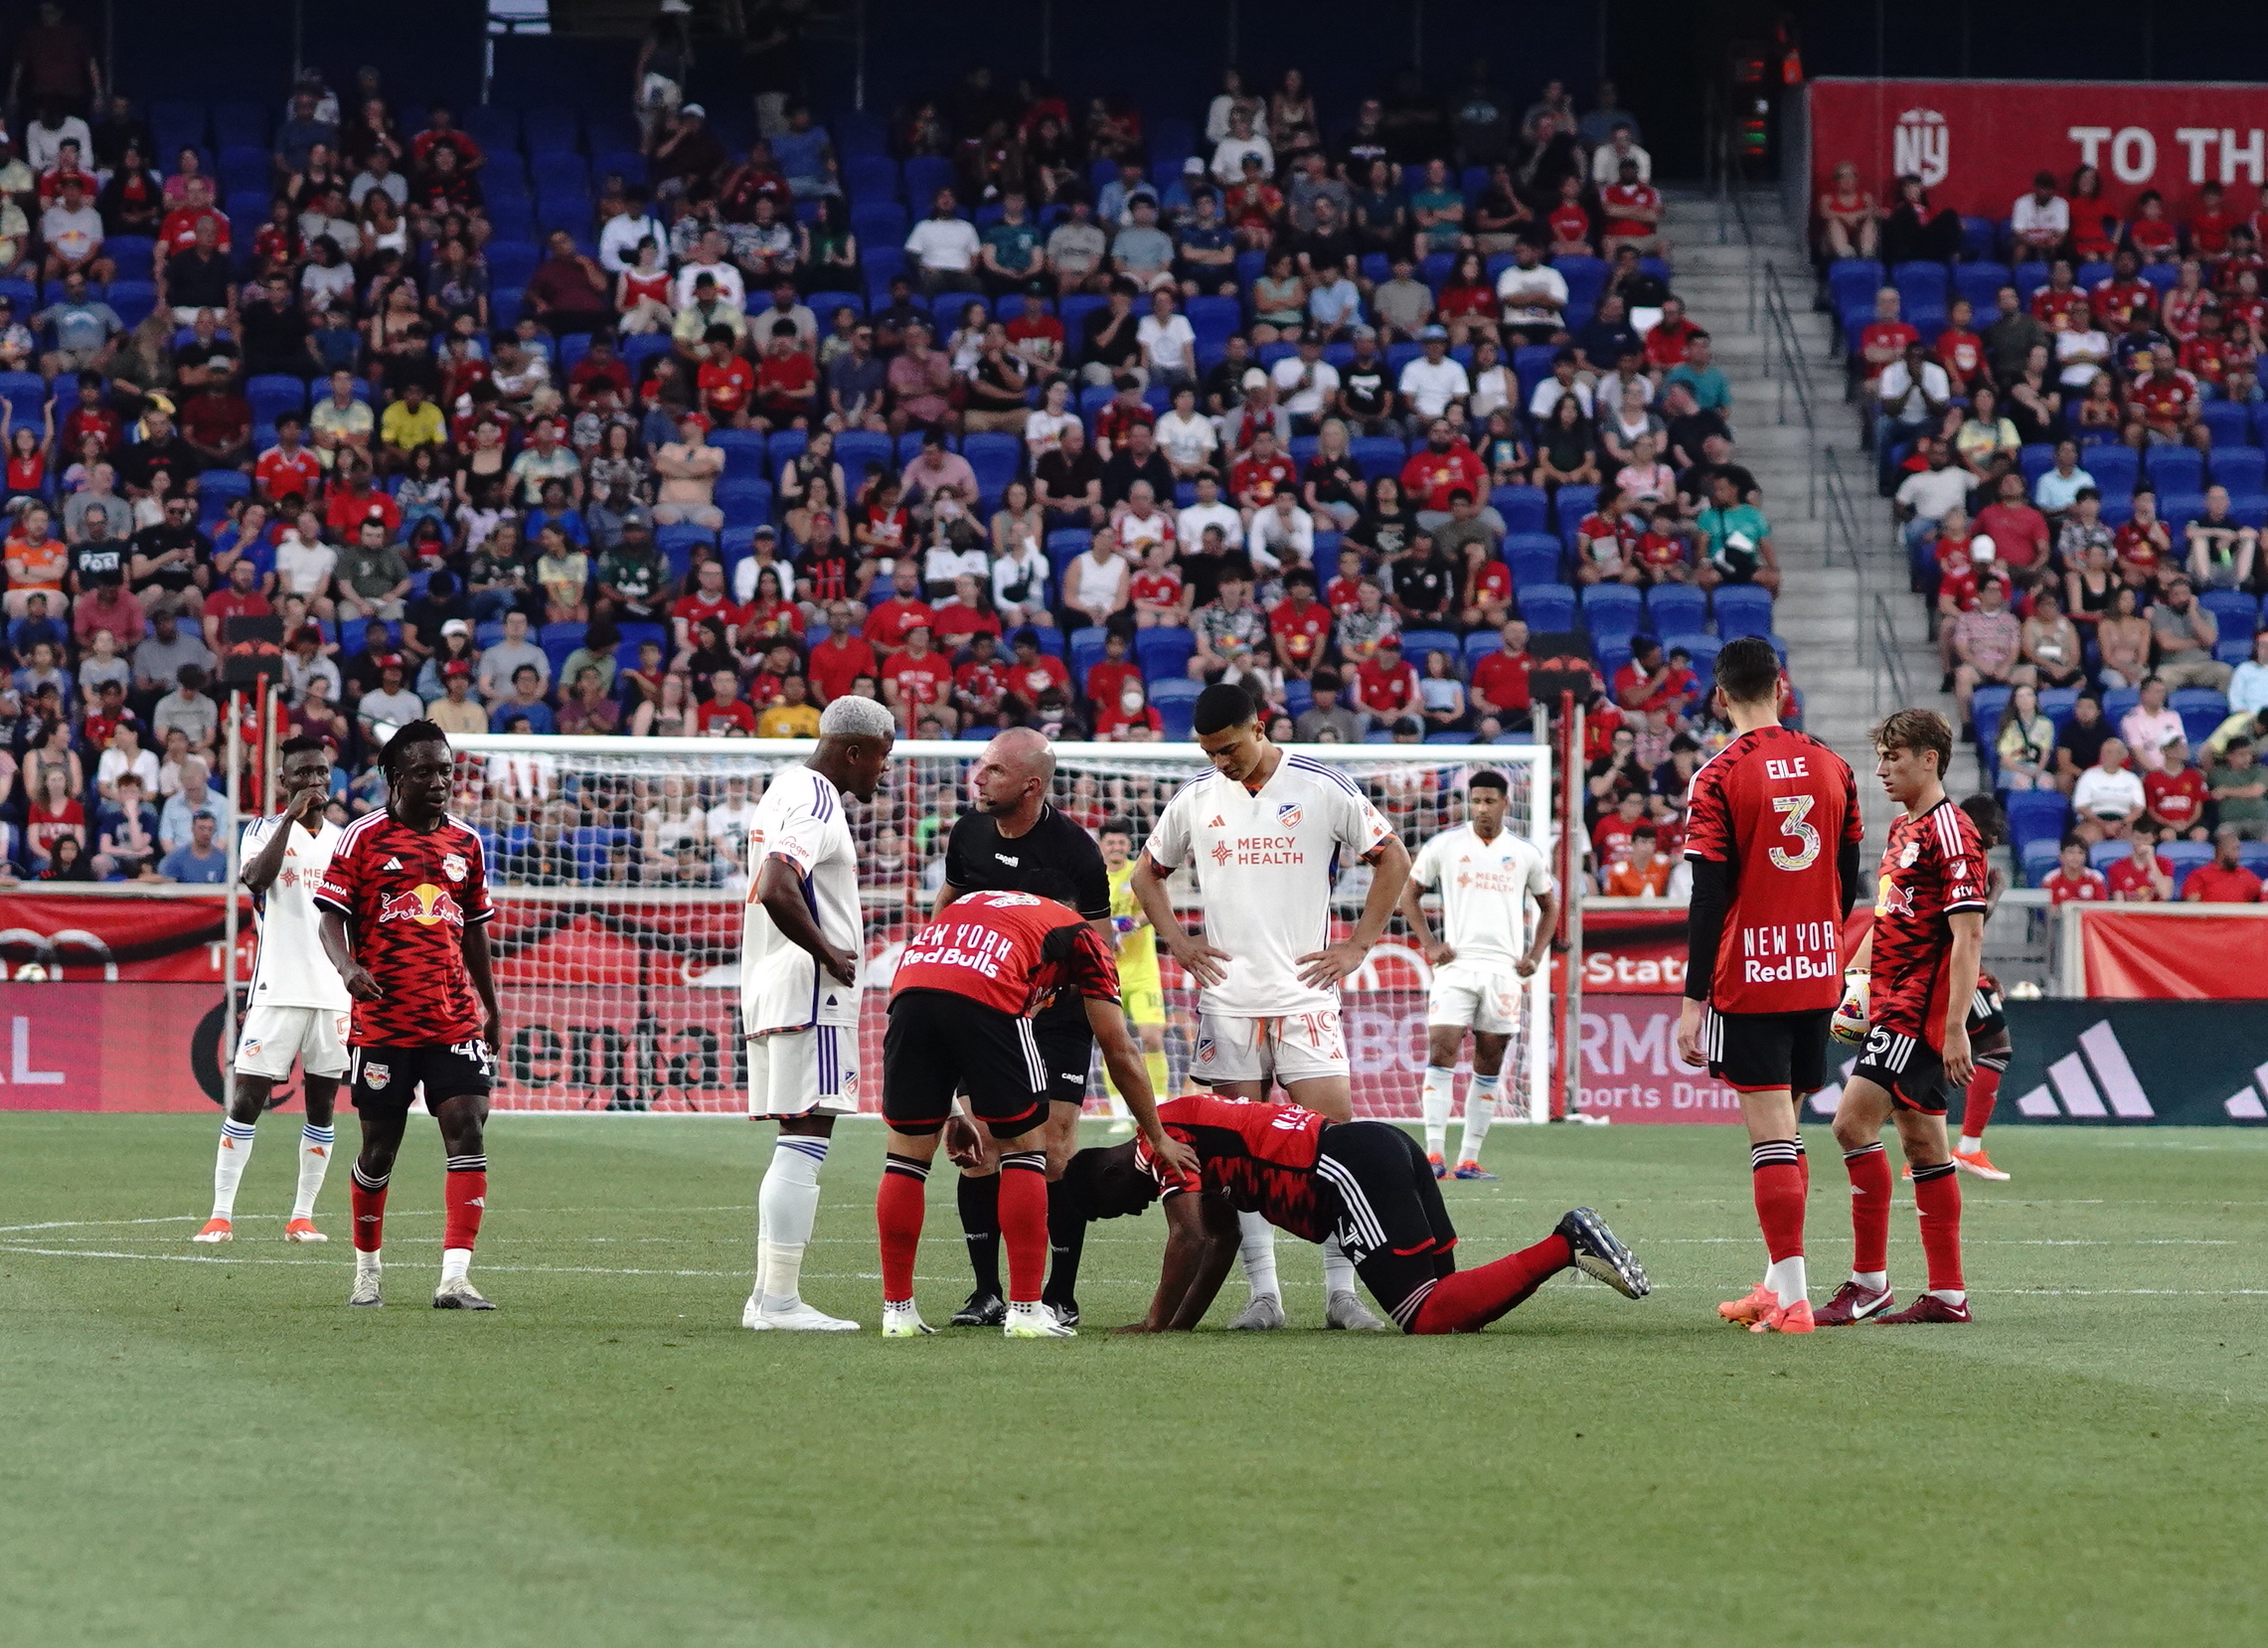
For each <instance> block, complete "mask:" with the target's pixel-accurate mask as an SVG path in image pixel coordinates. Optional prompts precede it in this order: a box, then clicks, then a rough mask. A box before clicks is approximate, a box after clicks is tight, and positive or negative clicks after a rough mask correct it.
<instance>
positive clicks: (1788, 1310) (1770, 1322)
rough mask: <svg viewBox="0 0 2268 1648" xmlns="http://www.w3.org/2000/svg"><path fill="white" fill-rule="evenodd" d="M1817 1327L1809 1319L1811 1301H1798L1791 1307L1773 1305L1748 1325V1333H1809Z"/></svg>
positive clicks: (1810, 1318)
mask: <svg viewBox="0 0 2268 1648" xmlns="http://www.w3.org/2000/svg"><path fill="white" fill-rule="evenodd" d="M1816 1326H1817V1324H1816V1323H1814V1322H1813V1321H1812V1317H1811V1301H1810V1300H1809V1299H1798V1300H1797V1301H1796V1302H1795V1303H1794V1304H1792V1305H1782V1304H1775V1305H1774V1306H1773V1307H1772V1308H1771V1309H1770V1310H1768V1311H1766V1312H1765V1313H1764V1314H1763V1315H1762V1316H1760V1317H1758V1318H1757V1319H1756V1320H1755V1321H1753V1322H1751V1323H1749V1324H1748V1331H1749V1332H1750V1333H1810V1332H1812V1331H1813V1329H1814V1328H1815V1327H1816Z"/></svg>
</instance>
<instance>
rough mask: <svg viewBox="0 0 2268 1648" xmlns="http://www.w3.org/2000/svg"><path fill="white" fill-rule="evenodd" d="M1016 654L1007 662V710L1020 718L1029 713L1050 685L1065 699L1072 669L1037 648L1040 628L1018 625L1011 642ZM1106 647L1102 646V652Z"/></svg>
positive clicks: (1038, 646) (1069, 686) (1068, 693)
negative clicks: (1067, 668)
mask: <svg viewBox="0 0 2268 1648" xmlns="http://www.w3.org/2000/svg"><path fill="white" fill-rule="evenodd" d="M1010 644H1011V645H1012V646H1013V647H1014V648H1015V651H1016V656H1015V657H1014V658H1013V659H1011V660H1010V662H1009V666H1008V694H1009V705H1008V708H1009V710H1010V712H1011V713H1012V714H1014V715H1016V716H1017V717H1019V718H1023V717H1028V716H1030V715H1031V714H1032V712H1033V710H1034V708H1035V707H1036V706H1037V705H1038V704H1039V702H1040V695H1041V694H1043V693H1045V692H1047V691H1049V690H1050V689H1051V688H1053V690H1054V691H1056V692H1059V693H1061V694H1062V695H1063V697H1064V699H1065V701H1066V702H1067V701H1068V699H1069V698H1070V692H1071V672H1070V671H1069V670H1066V669H1065V668H1063V661H1062V660H1061V659H1060V658H1052V657H1050V656H1049V655H1048V654H1047V653H1045V652H1042V651H1041V650H1040V632H1039V631H1038V630H1037V629H1034V628H1033V627H1032V626H1031V625H1030V624H1026V625H1025V626H1024V627H1023V628H1022V629H1019V630H1018V631H1017V632H1016V634H1015V635H1014V636H1013V637H1012V638H1011V643H1010ZM1108 655H1109V649H1108V647H1107V646H1106V647H1105V648H1104V656H1105V657H1107V656H1108Z"/></svg>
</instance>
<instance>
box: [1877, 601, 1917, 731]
mask: <svg viewBox="0 0 2268 1648" xmlns="http://www.w3.org/2000/svg"><path fill="white" fill-rule="evenodd" d="M1871 606H1872V612H1873V620H1872V628H1873V641H1874V663H1875V669H1874V673H1873V681H1872V686H1871V689H1870V692H1871V698H1872V703H1873V708H1874V713H1875V714H1876V715H1877V716H1879V715H1880V713H1881V709H1882V688H1883V686H1884V685H1885V684H1887V685H1888V687H1889V689H1890V697H1891V699H1892V700H1893V701H1894V702H1895V703H1897V704H1898V705H1900V706H1903V705H1908V704H1911V703H1913V702H1914V696H1913V688H1912V686H1911V685H1910V684H1909V683H1908V681H1907V679H1906V667H1905V659H1904V657H1903V656H1902V654H1901V651H1900V643H1899V641H1898V623H1897V616H1896V614H1895V613H1893V612H1892V611H1891V610H1890V603H1889V600H1888V598H1887V597H1886V596H1884V595H1882V594H1881V593H1879V592H1877V593H1876V594H1875V596H1874V598H1873V601H1872V602H1871Z"/></svg>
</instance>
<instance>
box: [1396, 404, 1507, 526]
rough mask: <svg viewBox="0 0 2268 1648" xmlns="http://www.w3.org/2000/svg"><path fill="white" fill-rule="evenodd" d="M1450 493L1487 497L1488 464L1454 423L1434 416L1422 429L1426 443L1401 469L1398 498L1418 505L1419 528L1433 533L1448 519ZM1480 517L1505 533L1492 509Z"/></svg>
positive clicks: (1499, 519)
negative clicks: (1399, 496) (1467, 442)
mask: <svg viewBox="0 0 2268 1648" xmlns="http://www.w3.org/2000/svg"><path fill="white" fill-rule="evenodd" d="M1453 492H1469V493H1471V494H1472V495H1473V497H1475V498H1477V499H1478V498H1486V497H1487V496H1488V495H1489V470H1488V465H1487V464H1485V463H1483V462H1482V461H1481V459H1480V454H1479V453H1477V452H1475V451H1474V450H1473V449H1472V447H1470V446H1468V445H1467V444H1466V443H1465V441H1464V439H1463V437H1462V436H1460V435H1459V434H1458V433H1457V429H1456V425H1455V424H1453V423H1451V422H1450V421H1449V420H1448V419H1447V418H1446V417H1436V418H1435V419H1434V420H1433V421H1432V422H1430V423H1428V424H1427V425H1426V426H1425V444H1424V445H1422V446H1420V447H1418V448H1417V450H1416V451H1414V452H1412V453H1410V454H1409V459H1408V461H1407V462H1405V463H1404V464H1403V465H1402V466H1401V495H1402V497H1403V498H1405V499H1407V500H1408V501H1409V502H1411V503H1413V504H1415V505H1416V506H1417V524H1418V526H1419V527H1420V528H1422V529H1423V530H1424V531H1426V532H1432V531H1434V530H1435V529H1436V528H1438V527H1441V526H1444V525H1446V524H1447V523H1448V521H1449V520H1450V518H1451V515H1452V513H1453V512H1452V510H1451V507H1450V496H1449V495H1450V494H1451V493H1453ZM1492 517H1494V519H1492ZM1480 518H1481V519H1482V520H1484V521H1487V522H1488V524H1489V525H1490V527H1491V528H1493V529H1494V530H1496V531H1497V532H1500V533H1501V532H1503V531H1504V519H1503V517H1502V516H1498V515H1497V514H1496V512H1495V511H1494V510H1493V509H1483V510H1482V511H1480Z"/></svg>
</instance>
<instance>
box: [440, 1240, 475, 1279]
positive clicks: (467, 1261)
mask: <svg viewBox="0 0 2268 1648" xmlns="http://www.w3.org/2000/svg"><path fill="white" fill-rule="evenodd" d="M471 1268H472V1249H471V1248H470V1247H444V1248H442V1249H441V1280H442V1281H444V1282H461V1281H463V1280H464V1278H465V1272H466V1271H468V1270H470V1269H471Z"/></svg>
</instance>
